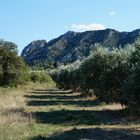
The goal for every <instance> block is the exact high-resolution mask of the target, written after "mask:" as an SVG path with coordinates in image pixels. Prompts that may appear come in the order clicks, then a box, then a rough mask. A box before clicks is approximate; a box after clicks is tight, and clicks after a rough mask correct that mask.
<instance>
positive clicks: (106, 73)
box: [51, 41, 140, 112]
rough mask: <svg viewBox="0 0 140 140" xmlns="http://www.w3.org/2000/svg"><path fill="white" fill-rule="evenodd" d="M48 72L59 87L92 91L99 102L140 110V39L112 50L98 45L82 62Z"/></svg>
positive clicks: (89, 92)
mask: <svg viewBox="0 0 140 140" xmlns="http://www.w3.org/2000/svg"><path fill="white" fill-rule="evenodd" d="M51 75H52V77H53V79H54V80H55V81H56V82H57V84H58V85H59V87H61V88H64V89H73V90H80V91H81V92H82V93H83V94H84V95H91V94H95V95H96V96H97V98H98V99H99V100H101V101H105V102H107V103H113V102H116V103H121V104H124V105H126V106H128V108H132V110H135V111H136V112H140V109H139V108H140V92H139V91H140V41H136V43H135V44H133V45H128V46H126V47H125V48H119V49H112V50H109V49H107V48H104V47H103V46H100V45H97V46H96V47H95V48H94V50H93V53H92V54H91V55H90V56H89V57H88V58H86V59H85V60H84V61H82V62H80V61H79V62H78V61H77V62H75V63H74V64H71V65H69V66H63V67H60V68H59V69H57V70H54V71H52V72H51Z"/></svg>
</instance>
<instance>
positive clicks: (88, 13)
mask: <svg viewBox="0 0 140 140" xmlns="http://www.w3.org/2000/svg"><path fill="white" fill-rule="evenodd" d="M139 17H140V0H0V38H1V39H4V40H7V41H12V42H15V43H16V44H17V45H18V49H19V52H21V50H22V49H23V48H24V47H25V46H26V45H27V44H29V43H30V42H31V41H33V40H37V39H46V40H47V41H49V40H50V39H52V38H55V37H57V36H59V35H61V34H63V33H65V32H67V31H68V30H74V31H85V30H97V29H104V28H113V29H116V30H119V31H131V30H134V29H137V28H140V18H139Z"/></svg>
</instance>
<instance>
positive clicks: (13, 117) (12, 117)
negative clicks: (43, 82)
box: [0, 88, 34, 140]
mask: <svg viewBox="0 0 140 140" xmlns="http://www.w3.org/2000/svg"><path fill="white" fill-rule="evenodd" d="M23 93H24V90H23V89H20V88H17V89H4V88H1V89H0V140H19V139H20V140H21V139H24V138H25V137H27V136H28V127H29V125H30V124H31V123H32V122H33V121H34V119H33V118H32V117H31V116H27V115H25V113H24V107H25V100H24V98H23V96H22V95H23Z"/></svg>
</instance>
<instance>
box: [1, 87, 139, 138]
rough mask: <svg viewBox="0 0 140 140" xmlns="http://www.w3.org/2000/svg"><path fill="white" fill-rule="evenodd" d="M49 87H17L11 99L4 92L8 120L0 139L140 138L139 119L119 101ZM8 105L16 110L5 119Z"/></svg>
mask: <svg viewBox="0 0 140 140" xmlns="http://www.w3.org/2000/svg"><path fill="white" fill-rule="evenodd" d="M31 87H32V88H31ZM52 88H54V86H51V85H50V86H48V87H47V86H45V85H32V86H31V85H30V88H28V87H27V88H26V90H25V89H22V90H16V94H12V95H13V96H12V101H10V100H11V97H9V95H10V94H8V95H7V94H5V95H4V94H3V96H2V97H3V99H4V98H5V99H7V101H8V102H9V103H10V104H11V105H10V107H9V106H8V105H7V104H6V103H5V102H4V103H3V104H4V105H3V107H1V110H2V112H4V114H1V115H4V116H3V117H6V118H7V120H6V121H5V123H6V125H1V126H0V131H1V132H2V133H1V134H0V140H18V139H20V140H22V139H23V140H80V139H81V140H82V139H95V140H102V139H103V140H112V139H114V140H118V139H122V140H128V139H135V140H139V139H140V122H139V119H135V118H134V119H133V118H130V117H128V116H127V114H126V112H125V109H122V108H121V106H120V105H119V104H113V105H105V104H103V103H100V102H98V100H96V99H95V98H83V97H81V95H80V93H70V92H64V91H59V90H48V89H52ZM13 92H15V91H13ZM15 95H16V98H15ZM1 99H2V98H1ZM13 102H14V104H15V105H13ZM12 105H13V106H12ZM15 107H16V109H15ZM8 108H9V111H8V112H9V113H10V114H11V115H12V114H13V115H15V114H17V117H15V118H17V119H16V120H14V119H11V122H8V120H9V118H8V117H9V116H8V115H7V114H6V113H5V112H6V110H7V109H8ZM12 110H14V111H12ZM19 114H21V115H19ZM19 116H20V117H19ZM1 120H2V119H1ZM21 120H22V121H21ZM23 122H24V123H23ZM12 124H13V125H12ZM4 126H5V127H4ZM8 126H10V127H8ZM5 130H6V131H5ZM2 135H3V137H2ZM10 135H11V137H10Z"/></svg>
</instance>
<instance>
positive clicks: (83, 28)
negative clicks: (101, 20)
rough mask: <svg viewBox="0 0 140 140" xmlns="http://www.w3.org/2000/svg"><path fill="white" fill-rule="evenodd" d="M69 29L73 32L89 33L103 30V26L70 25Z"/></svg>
mask: <svg viewBox="0 0 140 140" xmlns="http://www.w3.org/2000/svg"><path fill="white" fill-rule="evenodd" d="M71 29H72V30H74V31H91V30H103V29H105V25H103V24H97V23H92V24H72V25H71Z"/></svg>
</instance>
